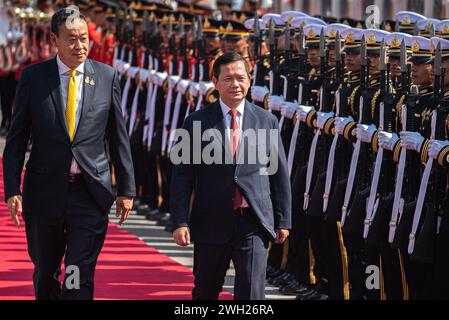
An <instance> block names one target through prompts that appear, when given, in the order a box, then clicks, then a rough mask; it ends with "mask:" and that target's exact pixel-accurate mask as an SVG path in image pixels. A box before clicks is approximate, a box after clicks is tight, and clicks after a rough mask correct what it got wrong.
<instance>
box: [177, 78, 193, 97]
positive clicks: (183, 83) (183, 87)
mask: <svg viewBox="0 0 449 320" xmlns="http://www.w3.org/2000/svg"><path fill="white" fill-rule="evenodd" d="M189 83H190V81H189V80H185V79H181V80H179V81H178V91H179V92H181V93H182V94H185V93H186V91H187V88H188V87H189Z"/></svg>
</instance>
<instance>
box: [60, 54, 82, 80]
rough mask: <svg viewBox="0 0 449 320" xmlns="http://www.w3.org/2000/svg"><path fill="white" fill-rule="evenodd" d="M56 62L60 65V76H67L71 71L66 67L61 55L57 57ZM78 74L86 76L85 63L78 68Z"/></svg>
mask: <svg viewBox="0 0 449 320" xmlns="http://www.w3.org/2000/svg"><path fill="white" fill-rule="evenodd" d="M56 62H57V63H58V70H59V74H60V75H61V74H67V72H69V71H70V70H71V69H70V68H69V67H67V66H66V65H65V63H64V62H62V60H61V58H59V55H57V56H56ZM75 70H76V71H77V72H78V73H81V74H84V62H83V63H81V64H80V65H79V66H78V67H76V69H75Z"/></svg>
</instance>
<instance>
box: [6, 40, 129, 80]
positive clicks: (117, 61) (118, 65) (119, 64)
mask: <svg viewBox="0 0 449 320" xmlns="http://www.w3.org/2000/svg"><path fill="white" fill-rule="evenodd" d="M1 45H2V44H1V43H0V46H1ZM112 65H113V66H114V69H115V70H117V72H119V73H121V72H120V71H121V68H122V65H123V61H122V60H120V59H114V61H113V62H112Z"/></svg>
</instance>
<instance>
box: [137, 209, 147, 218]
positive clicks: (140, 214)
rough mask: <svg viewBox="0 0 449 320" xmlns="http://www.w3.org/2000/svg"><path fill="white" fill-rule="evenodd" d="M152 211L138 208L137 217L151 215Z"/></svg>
mask: <svg viewBox="0 0 449 320" xmlns="http://www.w3.org/2000/svg"><path fill="white" fill-rule="evenodd" d="M150 211H151V209H150V208H142V209H140V208H137V212H136V214H137V215H139V216H145V217H146V216H147V214H149V213H150Z"/></svg>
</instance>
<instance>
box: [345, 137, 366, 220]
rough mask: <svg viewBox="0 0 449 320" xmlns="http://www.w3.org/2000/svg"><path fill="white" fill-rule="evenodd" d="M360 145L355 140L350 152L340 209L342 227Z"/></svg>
mask: <svg viewBox="0 0 449 320" xmlns="http://www.w3.org/2000/svg"><path fill="white" fill-rule="evenodd" d="M360 146H361V142H360V140H357V142H356V143H355V147H354V151H353V153H352V158H351V167H350V169H349V176H348V182H347V184H346V191H345V199H344V202H343V208H342V209H341V226H342V227H343V226H344V225H345V220H346V214H347V210H348V205H349V200H350V199H351V193H352V187H353V185H354V179H355V173H356V171H357V164H358V162H359V154H360Z"/></svg>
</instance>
